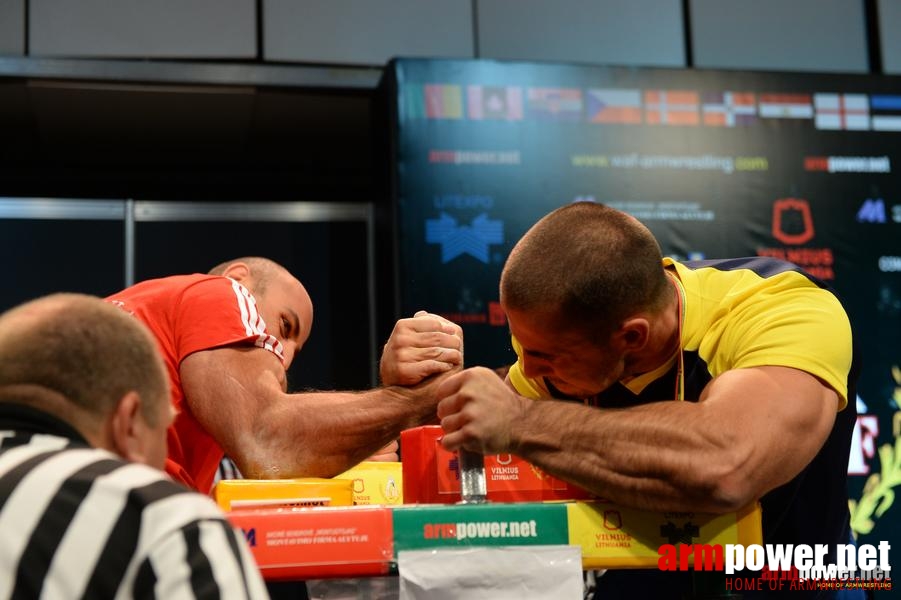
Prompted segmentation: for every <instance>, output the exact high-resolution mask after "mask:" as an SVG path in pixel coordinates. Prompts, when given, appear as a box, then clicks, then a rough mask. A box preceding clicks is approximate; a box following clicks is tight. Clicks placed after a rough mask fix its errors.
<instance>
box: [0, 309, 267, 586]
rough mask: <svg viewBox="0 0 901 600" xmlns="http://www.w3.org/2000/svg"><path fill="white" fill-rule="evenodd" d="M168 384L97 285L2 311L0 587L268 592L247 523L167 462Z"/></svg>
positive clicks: (141, 331) (132, 323) (149, 342)
mask: <svg viewBox="0 0 901 600" xmlns="http://www.w3.org/2000/svg"><path fill="white" fill-rule="evenodd" d="M171 420H172V409H171V408H170V403H169V385H168V378H167V376H166V372H165V368H164V366H163V363H162V360H161V358H160V356H159V354H158V353H157V349H156V343H155V341H154V340H153V338H152V337H151V336H150V334H149V332H148V331H147V330H146V328H145V327H144V326H143V325H142V324H141V323H140V322H139V321H138V320H137V319H134V318H133V317H131V316H130V315H128V314H127V313H125V312H123V311H122V310H120V309H119V308H117V307H115V306H113V305H111V304H109V303H106V302H104V301H102V300H101V299H99V298H95V297H93V296H85V295H80V294H54V295H51V296H46V297H43V298H40V299H37V300H33V301H31V302H28V303H26V304H23V305H21V306H19V307H16V308H14V309H12V310H10V311H7V312H6V313H4V314H2V315H0V599H3V598H16V599H18V598H48V599H52V600H61V599H66V598H102V599H113V598H165V599H167V600H168V599H170V598H236V599H244V598H266V597H267V591H266V587H265V585H264V583H263V581H262V578H261V577H260V573H259V571H258V570H257V567H256V564H255V562H254V560H253V557H252V556H251V555H250V553H249V549H248V547H247V544H246V542H245V541H244V539H243V536H242V535H241V533H240V532H239V531H236V530H235V529H234V528H232V527H231V526H230V525H229V523H228V521H226V519H225V518H224V515H223V514H222V513H221V512H220V511H219V509H218V507H217V506H216V505H215V503H214V502H213V501H212V500H211V499H210V498H208V497H206V496H203V495H202V494H199V493H197V492H193V491H191V490H188V489H187V488H185V487H183V486H181V485H180V484H177V483H175V482H174V481H172V480H171V479H170V478H169V477H168V476H167V475H165V474H164V473H163V472H162V471H161V470H159V469H161V468H162V467H163V463H164V461H165V457H166V428H167V427H168V425H169V423H170V422H171Z"/></svg>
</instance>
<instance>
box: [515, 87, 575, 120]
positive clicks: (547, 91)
mask: <svg viewBox="0 0 901 600" xmlns="http://www.w3.org/2000/svg"><path fill="white" fill-rule="evenodd" d="M526 106H527V109H528V115H529V118H530V119H545V120H552V121H580V120H582V90H578V89H572V88H529V91H528V95H527V98H526Z"/></svg>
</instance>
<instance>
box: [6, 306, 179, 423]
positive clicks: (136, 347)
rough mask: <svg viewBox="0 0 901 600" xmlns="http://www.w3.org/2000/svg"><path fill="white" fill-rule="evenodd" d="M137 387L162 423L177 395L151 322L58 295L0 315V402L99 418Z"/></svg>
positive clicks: (150, 416)
mask: <svg viewBox="0 0 901 600" xmlns="http://www.w3.org/2000/svg"><path fill="white" fill-rule="evenodd" d="M132 391H134V392H137V393H138V394H139V395H140V398H141V413H142V415H143V417H144V419H145V420H146V421H147V422H148V423H149V424H151V425H153V424H155V423H156V421H158V420H159V415H160V411H159V407H160V402H168V398H169V382H168V378H167V375H166V371H165V367H164V366H163V363H162V359H161V358H160V355H159V353H158V350H157V347H156V342H155V341H154V339H153V337H152V336H151V335H150V333H149V332H148V331H147V329H146V327H145V326H144V325H143V324H141V323H140V322H139V321H138V320H137V319H135V318H134V317H132V316H131V315H129V314H127V313H126V312H124V311H122V310H121V309H119V308H117V307H116V306H114V305H112V304H109V303H107V302H105V301H103V300H101V299H100V298H97V297H94V296H87V295H82V294H53V295H50V296H45V297H43V298H39V299H37V300H32V301H31V302H27V303H25V304H22V305H20V306H18V307H16V308H13V309H11V310H9V311H7V312H5V313H3V314H2V315H0V402H3V401H16V402H23V403H26V404H34V405H35V406H37V407H38V408H44V409H46V408H47V407H48V406H50V407H52V408H54V409H56V410H54V412H63V413H65V414H58V415H57V416H61V417H63V418H66V417H67V416H72V415H76V416H78V417H79V418H82V419H87V420H88V421H93V422H94V423H99V422H101V421H102V420H103V419H104V418H106V417H107V416H108V415H109V414H110V413H111V411H113V410H114V409H115V408H116V405H117V404H118V402H119V400H120V399H121V398H122V397H123V396H124V395H126V394H127V393H129V392H132ZM48 403H49V404H48ZM67 408H68V409H71V410H66V409H67ZM67 420H69V419H67Z"/></svg>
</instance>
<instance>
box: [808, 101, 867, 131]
mask: <svg viewBox="0 0 901 600" xmlns="http://www.w3.org/2000/svg"><path fill="white" fill-rule="evenodd" d="M813 107H814V109H815V110H816V115H815V116H814V124H815V125H816V128H817V129H869V128H870V104H869V101H868V98H867V95H866V94H814V95H813Z"/></svg>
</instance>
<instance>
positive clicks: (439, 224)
mask: <svg viewBox="0 0 901 600" xmlns="http://www.w3.org/2000/svg"><path fill="white" fill-rule="evenodd" d="M425 241H426V242H428V243H429V244H441V262H442V263H446V262H450V261H451V260H453V259H455V258H457V257H458V256H460V255H461V254H469V255H470V256H472V257H474V258H476V259H478V260H480V261H482V262H483V263H485V264H488V245H489V244H500V243H501V242H503V241H504V223H503V221H499V220H497V219H489V218H488V215H487V214H485V213H482V214H480V215H479V216H478V217H476V218H475V219H473V220H472V224H471V225H457V219H455V218H453V217H452V216H450V215H448V214H447V213H441V216H440V217H439V218H437V219H426V222H425Z"/></svg>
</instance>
